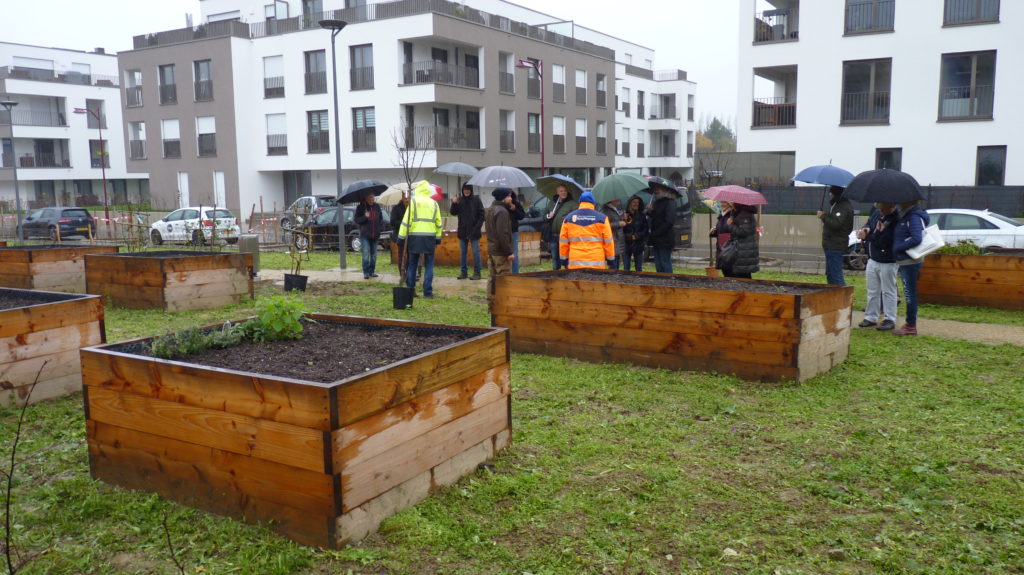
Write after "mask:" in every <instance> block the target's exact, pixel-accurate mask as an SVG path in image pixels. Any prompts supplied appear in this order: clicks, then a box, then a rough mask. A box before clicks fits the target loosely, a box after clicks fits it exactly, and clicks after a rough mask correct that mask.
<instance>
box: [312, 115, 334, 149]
mask: <svg viewBox="0 0 1024 575" xmlns="http://www.w3.org/2000/svg"><path fill="white" fill-rule="evenodd" d="M329 122H330V120H329V118H328V117H327V110H314V111H312V112H306V136H307V137H306V141H307V143H308V147H307V150H308V151H309V153H310V154H326V153H328V152H330V151H331V130H330V128H329V127H328V126H329V125H330V124H329Z"/></svg>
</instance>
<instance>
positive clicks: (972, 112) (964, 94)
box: [939, 85, 995, 120]
mask: <svg viewBox="0 0 1024 575" xmlns="http://www.w3.org/2000/svg"><path fill="white" fill-rule="evenodd" d="M994 97H995V86H992V85H980V86H975V87H974V92H973V93H972V92H971V87H970V86H956V87H950V88H943V90H942V99H941V102H940V107H939V119H940V120H974V119H990V118H992V101H993V99H994Z"/></svg>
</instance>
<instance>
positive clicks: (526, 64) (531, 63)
mask: <svg viewBox="0 0 1024 575" xmlns="http://www.w3.org/2000/svg"><path fill="white" fill-rule="evenodd" d="M516 67H518V68H532V69H533V71H535V72H537V80H538V81H540V175H541V176H543V175H544V60H530V59H528V58H522V59H520V60H519V63H517V64H516Z"/></svg>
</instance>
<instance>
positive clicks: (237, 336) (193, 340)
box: [149, 321, 243, 359]
mask: <svg viewBox="0 0 1024 575" xmlns="http://www.w3.org/2000/svg"><path fill="white" fill-rule="evenodd" d="M242 336H243V333H242V331H241V330H240V329H238V326H235V325H232V323H231V322H230V321H226V322H224V325H223V326H221V328H220V329H217V330H204V329H186V330H184V331H180V332H178V333H172V334H168V335H165V336H161V337H158V338H156V339H154V340H153V341H152V342H151V343H150V344H149V350H150V353H151V354H152V355H153V357H159V358H162V359H174V358H178V357H186V356H189V355H192V354H194V353H199V352H201V351H204V350H207V349H219V348H224V347H228V346H231V345H234V344H236V343H238V342H240V341H242Z"/></svg>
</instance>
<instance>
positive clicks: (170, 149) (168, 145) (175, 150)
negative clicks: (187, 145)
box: [163, 139, 181, 158]
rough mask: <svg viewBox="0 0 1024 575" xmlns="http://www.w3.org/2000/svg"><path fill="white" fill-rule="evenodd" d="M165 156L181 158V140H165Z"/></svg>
mask: <svg viewBox="0 0 1024 575" xmlns="http://www.w3.org/2000/svg"><path fill="white" fill-rule="evenodd" d="M163 143H164V157H165V158H180V157H181V140H178V139H174V140H164V141H163Z"/></svg>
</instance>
